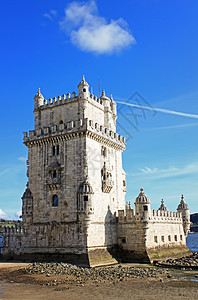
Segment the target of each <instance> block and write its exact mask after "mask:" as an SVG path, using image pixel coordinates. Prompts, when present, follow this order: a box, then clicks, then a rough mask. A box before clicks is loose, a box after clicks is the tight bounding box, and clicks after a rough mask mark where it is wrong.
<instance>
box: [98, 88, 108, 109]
mask: <svg viewBox="0 0 198 300" xmlns="http://www.w3.org/2000/svg"><path fill="white" fill-rule="evenodd" d="M100 100H102V103H103V105H104V107H105V108H107V109H108V110H110V99H109V98H108V97H107V96H106V95H105V90H102V96H101V97H100Z"/></svg>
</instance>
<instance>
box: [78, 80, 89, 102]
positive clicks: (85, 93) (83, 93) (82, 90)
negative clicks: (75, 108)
mask: <svg viewBox="0 0 198 300" xmlns="http://www.w3.org/2000/svg"><path fill="white" fill-rule="evenodd" d="M78 96H79V97H80V98H82V99H88V98H89V96H90V93H89V85H88V83H87V82H86V81H85V77H84V75H83V77H82V81H81V82H80V83H79V85H78Z"/></svg>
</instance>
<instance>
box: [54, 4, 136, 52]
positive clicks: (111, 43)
mask: <svg viewBox="0 0 198 300" xmlns="http://www.w3.org/2000/svg"><path fill="white" fill-rule="evenodd" d="M60 28H61V29H62V30H63V31H64V32H65V33H66V35H69V36H70V40H71V42H72V43H73V44H74V45H75V46H77V47H79V48H80V49H81V50H83V51H87V52H93V53H96V54H111V53H113V52H119V51H121V50H122V49H124V48H126V47H128V46H129V45H131V44H134V43H135V39H134V37H133V35H132V34H131V33H130V32H129V30H128V28H127V24H126V22H125V21H124V20H123V19H121V18H120V19H118V20H111V21H110V22H109V23H108V22H107V20H106V19H105V18H103V17H101V16H99V15H98V10H97V6H96V3H95V1H90V2H86V3H78V2H76V1H74V2H71V3H70V4H69V5H68V7H67V8H66V9H65V17H64V19H63V20H62V21H61V22H60Z"/></svg>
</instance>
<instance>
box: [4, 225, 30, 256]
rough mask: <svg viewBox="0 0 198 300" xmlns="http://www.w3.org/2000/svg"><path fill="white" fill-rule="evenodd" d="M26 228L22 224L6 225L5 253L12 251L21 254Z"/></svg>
mask: <svg viewBox="0 0 198 300" xmlns="http://www.w3.org/2000/svg"><path fill="white" fill-rule="evenodd" d="M24 233H25V232H24V228H23V226H20V225H15V226H11V227H9V226H5V227H4V232H3V252H2V253H3V255H7V254H8V253H10V252H12V251H13V252H14V253H16V254H19V253H20V252H21V245H22V240H23V238H24Z"/></svg>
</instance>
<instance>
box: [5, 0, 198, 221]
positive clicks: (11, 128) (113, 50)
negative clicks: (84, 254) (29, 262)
mask: <svg viewBox="0 0 198 300" xmlns="http://www.w3.org/2000/svg"><path fill="white" fill-rule="evenodd" d="M197 11H198V2H197V0H191V1H185V0H174V1H170V0H130V1H129V0H126V1H125V0H124V1H123V0H122V1H120V0H117V1H112V0H109V1H101V0H98V1H85V2H80V1H76V2H73V1H62V0H59V1H53V0H42V1H38V0H34V1H25V0H19V1H14V0H13V1H11V0H7V1H3V2H2V3H1V9H0V22H1V26H0V38H1V47H0V54H1V60H0V67H1V68H0V70H1V73H0V82H1V96H0V101H1V118H0V125H1V147H0V217H9V218H13V217H16V216H17V215H18V214H19V211H20V207H21V196H22V194H23V192H24V189H25V185H26V181H27V178H26V164H25V160H26V157H27V149H26V147H25V146H24V145H23V143H22V142H23V141H22V138H23V135H22V132H23V131H29V130H31V129H33V126H34V123H33V122H34V115H33V97H34V95H35V94H36V92H37V90H38V87H40V88H41V91H42V93H43V95H44V96H45V98H47V99H48V98H50V97H54V96H56V97H57V96H58V95H62V94H64V93H65V94H67V93H68V92H70V93H72V92H73V90H74V91H76V92H77V84H78V83H79V81H80V80H81V77H82V75H83V74H84V75H85V78H86V80H87V81H88V82H89V84H90V86H91V87H92V88H93V92H94V94H96V95H98V82H99V80H100V84H101V88H102V89H105V90H106V94H107V95H110V94H113V97H114V99H115V100H116V101H117V103H118V102H127V103H129V104H135V105H140V107H141V109H140V108H137V107H132V106H126V105H125V106H123V104H121V103H118V106H117V107H118V112H119V111H120V116H119V117H118V122H119V125H118V131H119V133H121V134H123V135H125V136H127V137H128V142H127V150H126V151H125V152H124V155H123V164H124V169H125V171H126V173H127V190H128V192H127V197H126V198H127V200H128V201H131V202H132V203H133V202H134V200H135V197H136V196H137V194H138V193H139V188H140V187H141V186H143V187H144V190H145V193H146V195H147V196H148V197H149V198H150V199H151V203H152V207H153V208H158V207H159V205H160V201H161V199H162V198H163V199H164V200H165V204H166V205H167V207H168V208H169V209H170V210H175V209H176V207H177V205H178V203H179V201H180V196H181V194H182V193H183V194H184V197H185V200H186V202H187V203H188V204H189V206H190V209H191V212H197V211H198V207H197V200H198V138H197V137H198V134H197V132H198V131H197V130H198V119H197V117H196V115H198V104H197V103H198V84H197V82H198V58H197V53H198V34H197V32H198V18H197ZM136 92H138V93H136ZM143 107H150V108H151V107H152V109H153V110H146V109H143ZM156 108H159V109H162V110H170V111H175V112H182V113H186V114H189V116H185V115H179V114H172V113H169V112H163V111H158V110H157V109H156ZM191 114H192V115H194V116H190V115H191ZM136 115H138V116H136Z"/></svg>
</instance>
